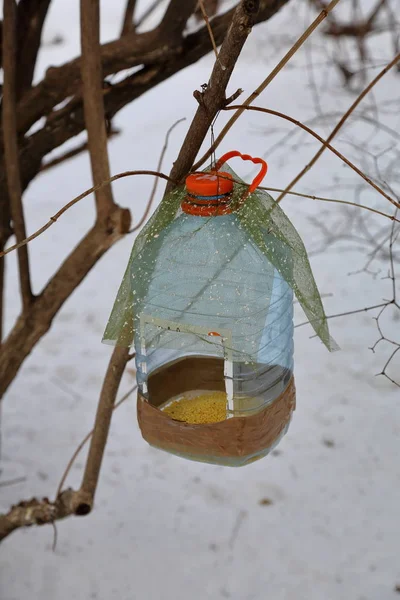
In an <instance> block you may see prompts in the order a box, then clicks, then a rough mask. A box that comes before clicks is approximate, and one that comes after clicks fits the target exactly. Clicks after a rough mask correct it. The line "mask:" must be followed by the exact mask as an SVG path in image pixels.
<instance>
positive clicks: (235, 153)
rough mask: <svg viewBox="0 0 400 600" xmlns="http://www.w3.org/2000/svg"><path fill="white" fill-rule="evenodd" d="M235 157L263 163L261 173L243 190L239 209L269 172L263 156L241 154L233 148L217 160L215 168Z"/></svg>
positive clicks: (257, 163)
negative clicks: (255, 156) (254, 156)
mask: <svg viewBox="0 0 400 600" xmlns="http://www.w3.org/2000/svg"><path fill="white" fill-rule="evenodd" d="M235 157H239V158H241V159H242V160H250V161H251V162H253V163H255V164H256V165H261V169H260V171H259V173H258V174H257V175H256V177H255V178H254V179H253V181H252V183H251V184H250V185H249V187H248V188H247V189H246V190H245V191H244V192H243V195H242V196H241V198H240V200H239V202H238V205H237V210H238V209H240V208H241V206H243V204H244V202H245V201H246V199H247V198H248V196H250V194H252V193H253V192H254V190H256V189H257V188H258V186H259V185H260V183H261V182H262V180H263V179H264V177H265V176H266V174H267V171H268V165H267V163H266V162H265V160H263V159H262V158H253V157H252V156H250V155H249V154H241V153H240V152H238V151H237V150H231V151H230V152H227V153H226V154H224V155H223V156H221V158H220V159H219V160H218V161H217V164H216V165H215V170H216V171H217V172H218V171H219V169H220V168H221V167H222V165H223V164H224V163H226V162H227V161H228V160H229V159H230V158H235Z"/></svg>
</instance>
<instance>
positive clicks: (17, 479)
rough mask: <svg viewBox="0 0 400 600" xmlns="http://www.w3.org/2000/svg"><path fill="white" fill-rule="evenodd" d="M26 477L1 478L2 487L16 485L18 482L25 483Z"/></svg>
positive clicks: (0, 485) (0, 484)
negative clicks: (4, 479) (2, 479)
mask: <svg viewBox="0 0 400 600" xmlns="http://www.w3.org/2000/svg"><path fill="white" fill-rule="evenodd" d="M24 481H26V477H15V478H14V479H6V481H1V480H0V487H8V486H9V485H16V484H17V483H24Z"/></svg>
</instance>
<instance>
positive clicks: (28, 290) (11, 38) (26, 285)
mask: <svg viewBox="0 0 400 600" xmlns="http://www.w3.org/2000/svg"><path fill="white" fill-rule="evenodd" d="M15 34H16V5H15V2H14V0H4V27H3V72H4V84H3V107H2V117H3V118H2V121H3V139H4V161H5V166H6V175H7V188H8V195H9V198H10V209H11V217H12V220H13V224H14V232H15V237H16V239H17V243H20V242H21V241H22V240H24V239H25V238H26V230H25V218H24V211H23V206H22V189H21V176H20V168H19V152H18V140H17V124H16V81H15V76H16V40H15ZM22 246H23V244H22V245H20V246H19V250H18V267H19V279H20V287H21V296H22V304H23V309H24V311H25V312H26V311H27V310H28V309H29V306H30V305H31V303H32V300H33V294H32V286H31V277H30V269H29V256H28V249H27V248H23V247H22Z"/></svg>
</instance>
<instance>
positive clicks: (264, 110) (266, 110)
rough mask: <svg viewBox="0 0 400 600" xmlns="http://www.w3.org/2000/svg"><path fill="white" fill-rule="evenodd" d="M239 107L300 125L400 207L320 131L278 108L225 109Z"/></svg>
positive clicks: (396, 204) (247, 107)
mask: <svg viewBox="0 0 400 600" xmlns="http://www.w3.org/2000/svg"><path fill="white" fill-rule="evenodd" d="M239 108H243V109H244V110H254V111H256V112H262V113H266V114H269V115H274V116H275V117H279V118H280V119H285V120H286V121H290V122H291V123H293V124H294V125H297V127H300V128H301V129H303V130H304V131H307V133H309V134H310V135H312V136H313V137H314V138H315V139H316V140H318V141H319V142H321V144H323V146H322V148H323V149H325V148H328V149H329V150H330V151H331V152H333V153H334V154H336V156H338V157H339V158H340V159H341V160H342V161H343V162H344V163H346V165H347V166H349V167H350V169H352V170H353V171H355V172H356V173H357V175H359V176H360V177H362V178H363V179H364V181H366V182H367V183H368V184H369V185H370V186H371V187H373V188H374V189H375V190H376V191H377V192H379V193H380V194H381V196H383V197H384V198H386V200H389V202H390V203H391V204H393V206H395V207H396V208H400V204H399V203H398V202H397V200H395V199H394V198H392V197H391V196H389V194H387V193H386V192H385V191H384V190H383V189H382V188H381V187H379V185H377V184H376V183H375V182H374V181H372V179H371V178H370V177H368V175H366V174H365V173H363V172H362V171H361V169H359V168H358V167H356V165H355V164H353V163H352V162H351V161H350V160H349V159H348V158H346V157H345V156H344V155H343V154H342V153H341V152H339V150H336V148H334V147H333V146H331V144H329V142H328V141H327V140H324V139H323V138H322V137H321V136H320V135H318V133H316V132H315V131H313V130H312V129H310V128H309V127H307V125H304V123H301V121H298V120H297V119H294V118H293V117H290V116H289V115H285V114H284V113H281V112H279V111H277V110H272V109H271V108H262V107H261V106H246V105H244V104H243V105H241V106H239V105H235V106H227V107H226V108H225V110H237V109H239ZM281 195H282V194H281ZM278 201H279V198H278V200H276V202H278Z"/></svg>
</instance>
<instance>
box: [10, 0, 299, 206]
mask: <svg viewBox="0 0 400 600" xmlns="http://www.w3.org/2000/svg"><path fill="white" fill-rule="evenodd" d="M288 1H289V0H269V1H268V2H264V3H263V6H264V8H263V9H262V10H261V11H260V12H259V14H258V15H257V17H256V22H257V23H260V22H261V21H263V20H267V19H269V18H270V17H272V16H273V15H274V14H275V12H277V11H278V10H279V9H280V8H281V7H282V6H283V5H284V4H286V3H287V2H288ZM234 12H235V9H232V10H230V11H228V12H227V13H225V14H223V15H221V16H218V17H216V18H215V19H213V20H212V21H211V24H212V30H213V35H214V38H215V41H216V44H217V45H220V44H221V43H222V41H223V39H224V36H225V34H226V32H227V30H228V27H229V24H230V22H231V19H232V16H233V14H234ZM126 37H128V36H126ZM125 39H126V38H125ZM210 49H211V45H210V38H209V33H208V30H207V27H203V28H201V29H200V30H199V31H196V32H195V33H193V34H190V35H188V36H187V37H186V38H185V39H184V41H183V49H182V52H181V54H179V55H175V56H174V57H173V58H168V60H167V62H165V63H164V64H154V65H153V66H145V67H143V68H142V69H140V70H139V71H138V72H137V73H134V74H133V75H131V76H129V77H127V78H126V79H125V80H123V81H122V82H120V83H118V84H116V85H114V86H111V87H108V88H106V89H104V90H103V93H104V104H105V113H106V116H107V118H112V117H113V116H114V115H115V114H116V113H117V112H118V111H119V110H121V109H122V108H123V107H124V106H126V105H127V104H129V103H130V102H131V101H132V100H135V99H136V98H138V97H140V96H141V95H142V94H144V93H146V92H147V91H148V90H150V89H152V88H153V87H155V86H156V85H158V84H159V83H161V82H163V81H165V80H166V79H168V78H169V77H171V76H172V75H174V74H175V73H177V72H178V71H180V70H181V69H184V68H185V67H187V66H189V65H191V64H193V63H195V62H196V61H197V60H199V59H200V58H201V57H202V56H204V55H205V54H207V53H208V52H209V51H210ZM83 129H84V119H83V110H82V104H81V101H80V100H79V99H77V100H76V102H75V103H73V106H71V109H70V112H66V111H65V110H64V109H63V110H61V111H58V113H54V115H52V119H51V121H49V122H48V123H47V124H46V126H45V127H43V128H42V129H40V130H39V131H37V132H36V133H34V134H32V135H31V136H29V137H28V138H26V140H25V141H24V143H23V146H22V149H21V176H22V185H23V187H24V188H25V187H26V186H27V185H28V184H29V182H30V181H31V180H32V179H33V178H34V177H35V176H36V175H37V173H38V172H39V171H40V168H41V164H42V159H43V158H44V157H45V156H46V154H48V153H49V152H51V151H52V150H53V149H54V148H57V147H58V146H61V145H62V144H63V143H64V142H66V141H67V140H69V139H70V138H72V137H74V136H76V135H78V134H79V133H80V132H81V131H83ZM2 179H3V181H4V175H3V174H2V173H1V172H0V198H1V191H2V185H4V183H3V181H2Z"/></svg>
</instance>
